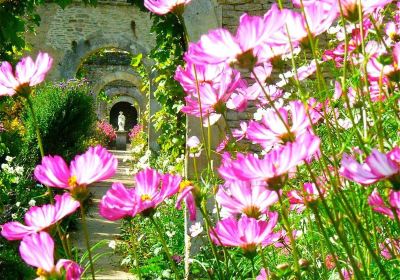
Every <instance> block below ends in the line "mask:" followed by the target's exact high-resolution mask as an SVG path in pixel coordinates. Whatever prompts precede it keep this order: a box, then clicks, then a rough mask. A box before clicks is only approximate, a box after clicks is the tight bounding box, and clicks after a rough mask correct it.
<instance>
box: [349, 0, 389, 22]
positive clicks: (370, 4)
mask: <svg viewBox="0 0 400 280" xmlns="http://www.w3.org/2000/svg"><path fill="white" fill-rule="evenodd" d="M359 1H360V0H342V1H341V4H342V9H343V15H344V16H345V17H346V18H347V19H348V20H350V21H353V22H357V21H358V20H359V16H358V8H359V5H358V3H359ZM392 1H393V0H361V1H360V3H361V7H362V14H363V16H364V17H365V16H368V15H369V14H371V13H372V12H374V11H375V10H376V9H378V8H384V7H385V6H386V5H387V4H389V3H391V2H392Z"/></svg>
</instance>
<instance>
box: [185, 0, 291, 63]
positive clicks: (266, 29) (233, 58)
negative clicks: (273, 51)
mask: <svg viewBox="0 0 400 280" xmlns="http://www.w3.org/2000/svg"><path fill="white" fill-rule="evenodd" d="M284 21H285V18H284V16H283V15H282V13H281V12H280V10H279V8H278V7H277V5H273V6H272V8H271V9H270V10H269V11H268V12H267V13H266V14H265V15H264V17H258V16H250V15H248V14H243V15H242V16H241V18H240V22H239V26H238V29H237V32H236V35H235V36H232V34H231V33H230V32H229V31H228V30H226V29H222V28H220V29H215V30H212V31H211V32H209V33H208V34H207V35H203V36H202V37H201V38H200V41H199V42H198V43H196V44H190V46H189V55H190V57H188V56H187V59H188V60H190V61H192V62H194V63H199V64H219V63H227V64H236V63H237V64H238V65H239V67H241V68H246V69H252V68H253V67H254V65H255V64H256V62H257V54H258V52H259V51H260V50H261V49H262V47H261V46H262V44H264V43H265V42H266V41H268V39H269V38H270V37H271V35H272V34H273V33H275V32H277V31H278V30H279V29H280V28H281V26H283V24H284ZM258 62H261V61H258Z"/></svg>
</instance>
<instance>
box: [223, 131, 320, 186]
mask: <svg viewBox="0 0 400 280" xmlns="http://www.w3.org/2000/svg"><path fill="white" fill-rule="evenodd" d="M319 145H320V139H319V138H318V137H317V136H314V135H311V134H309V133H305V134H303V135H301V136H299V137H298V138H297V139H296V141H295V142H293V143H292V142H289V143H287V144H286V145H285V146H282V147H280V148H278V149H275V150H272V151H271V152H269V153H268V154H266V155H265V157H264V158H263V159H259V158H258V157H256V156H254V155H252V154H248V155H243V154H240V153H238V155H237V159H236V160H232V159H231V158H229V157H227V156H224V157H223V159H222V165H221V167H220V168H219V169H218V171H219V173H220V175H221V176H222V177H223V178H224V179H225V180H226V181H236V180H240V181H253V180H254V181H260V182H267V183H268V185H269V187H272V188H274V187H276V186H278V187H279V186H280V185H281V183H282V179H283V178H282V176H284V175H286V174H287V173H288V172H289V171H290V170H291V169H293V168H294V167H296V166H297V165H299V164H300V163H302V162H303V160H305V159H307V158H309V157H310V156H312V155H314V154H315V153H316V152H317V151H319Z"/></svg>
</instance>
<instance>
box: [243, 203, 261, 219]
mask: <svg viewBox="0 0 400 280" xmlns="http://www.w3.org/2000/svg"><path fill="white" fill-rule="evenodd" d="M243 212H244V213H245V214H246V216H248V217H252V218H254V219H258V218H259V217H260V215H261V212H260V208H258V207H257V206H254V205H250V206H248V207H246V208H244V209H243Z"/></svg>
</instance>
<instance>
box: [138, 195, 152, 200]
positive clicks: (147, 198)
mask: <svg viewBox="0 0 400 280" xmlns="http://www.w3.org/2000/svg"><path fill="white" fill-rule="evenodd" d="M140 198H141V199H142V201H146V200H151V196H150V195H148V194H142V196H141V197H140Z"/></svg>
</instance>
